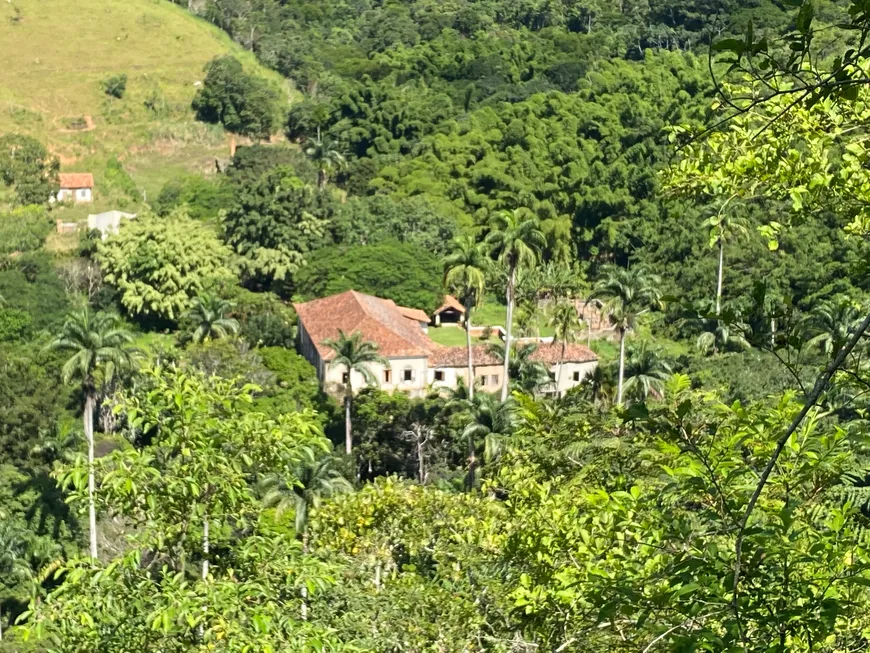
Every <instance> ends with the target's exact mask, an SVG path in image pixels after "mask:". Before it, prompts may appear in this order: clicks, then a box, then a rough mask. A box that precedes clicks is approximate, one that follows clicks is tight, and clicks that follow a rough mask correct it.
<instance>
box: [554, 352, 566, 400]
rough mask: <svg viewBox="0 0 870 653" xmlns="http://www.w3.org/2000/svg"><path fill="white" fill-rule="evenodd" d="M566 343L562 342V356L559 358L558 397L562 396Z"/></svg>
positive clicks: (557, 375)
mask: <svg viewBox="0 0 870 653" xmlns="http://www.w3.org/2000/svg"><path fill="white" fill-rule="evenodd" d="M566 344H567V343H566V342H565V341H564V340H563V341H562V354H561V355H560V356H559V371H558V373H557V374H556V396H557V397H560V396H562V370H563V369H564V368H565V346H566Z"/></svg>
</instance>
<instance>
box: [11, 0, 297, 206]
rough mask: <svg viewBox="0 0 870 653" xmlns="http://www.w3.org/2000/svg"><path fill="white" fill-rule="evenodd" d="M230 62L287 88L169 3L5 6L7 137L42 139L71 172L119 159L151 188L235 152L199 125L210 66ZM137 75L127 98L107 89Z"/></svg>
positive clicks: (80, 1)
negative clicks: (196, 109) (195, 106)
mask: <svg viewBox="0 0 870 653" xmlns="http://www.w3.org/2000/svg"><path fill="white" fill-rule="evenodd" d="M221 54H234V55H236V56H237V57H238V58H239V59H240V60H242V62H243V63H244V65H245V66H246V67H248V68H249V69H252V70H253V69H256V70H257V72H259V73H260V74H262V75H264V76H266V77H271V78H272V79H274V80H276V81H278V83H281V82H280V79H279V78H277V77H276V76H275V75H274V74H272V73H269V72H267V71H265V69H263V68H262V67H260V66H259V64H257V62H256V61H255V59H254V57H253V56H251V55H250V54H249V53H247V52H245V51H243V50H241V49H240V48H239V47H238V46H237V45H235V44H234V43H232V41H231V40H230V39H229V38H228V37H227V36H226V35H225V34H224V33H222V32H221V31H220V30H218V29H216V28H214V27H213V26H211V25H209V24H208V23H206V22H205V21H202V20H199V19H197V18H195V17H194V16H191V15H190V14H188V13H187V12H186V11H185V10H183V9H182V8H180V7H178V6H176V5H173V4H171V3H169V2H168V1H167V0H7V1H6V2H2V3H0V61H2V65H0V133H4V132H9V131H19V132H24V133H28V134H31V135H33V136H36V137H38V138H40V139H41V140H42V141H43V142H45V143H46V144H47V145H49V146H50V147H51V148H52V149H53V150H54V151H55V152H56V153H57V154H58V155H59V156H60V157H61V162H62V164H63V168H64V169H66V170H72V169H81V168H83V167H84V168H88V169H92V170H93V171H94V172H95V173H96V174H97V183H98V189H99V186H100V183H101V175H100V172H101V171H100V169H101V168H102V167H104V166H105V162H106V161H107V160H108V159H109V158H111V157H119V158H120V159H121V160H122V161H123V162H124V166H125V168H127V169H128V170H129V171H130V172H131V173H132V175H133V178H134V180H135V182H136V184H137V186H140V187H141V188H142V189H145V190H148V191H149V192H155V189H158V188H159V186H160V185H161V184H162V182H163V181H165V179H166V178H168V177H171V176H173V175H174V174H178V173H181V172H182V171H184V170H197V169H200V168H203V167H205V166H206V164H207V162H209V161H213V159H214V156H215V155H220V154H222V153H224V152H226V148H227V145H226V140H225V139H224V137H223V134H222V133H221V131H220V130H217V129H212V128H208V127H206V126H204V125H201V124H198V123H196V122H195V121H194V120H193V115H192V113H191V111H190V101H191V99H192V98H193V95H194V93H195V92H196V86H195V84H196V82H197V81H198V80H200V79H202V76H203V72H202V69H203V66H204V65H205V64H206V63H207V62H208V61H209V60H210V59H212V58H213V57H215V56H218V55H221ZM120 73H125V74H127V75H128V83H127V92H126V94H125V96H124V98H123V99H122V100H118V99H114V98H111V97H109V96H107V95H106V94H105V93H104V92H103V90H102V88H101V82H102V81H103V80H105V79H106V78H107V77H110V76H112V75H116V74H120Z"/></svg>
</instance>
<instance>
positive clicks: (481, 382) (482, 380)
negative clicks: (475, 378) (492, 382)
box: [480, 374, 487, 385]
mask: <svg viewBox="0 0 870 653" xmlns="http://www.w3.org/2000/svg"><path fill="white" fill-rule="evenodd" d="M486 379H487V376H486V374H484V375H483V376H482V377H480V385H486Z"/></svg>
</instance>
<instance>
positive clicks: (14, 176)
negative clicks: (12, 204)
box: [0, 134, 60, 204]
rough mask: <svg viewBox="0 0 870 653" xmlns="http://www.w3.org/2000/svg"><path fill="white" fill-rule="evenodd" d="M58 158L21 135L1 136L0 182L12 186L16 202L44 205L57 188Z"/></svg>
mask: <svg viewBox="0 0 870 653" xmlns="http://www.w3.org/2000/svg"><path fill="white" fill-rule="evenodd" d="M59 170H60V161H59V160H58V159H57V157H55V156H52V155H50V154H49V152H48V150H47V149H46V148H45V146H44V145H42V143H40V142H39V141H38V140H36V139H35V138H33V137H31V136H25V135H23V134H6V135H5V136H0V181H2V182H3V183H4V184H6V185H7V186H13V187H14V188H15V196H16V199H17V202H18V204H44V203H45V202H48V200H49V198H51V197H52V196H53V195H54V194H55V193H57V191H58V189H59V188H60V182H59V177H58V171H59Z"/></svg>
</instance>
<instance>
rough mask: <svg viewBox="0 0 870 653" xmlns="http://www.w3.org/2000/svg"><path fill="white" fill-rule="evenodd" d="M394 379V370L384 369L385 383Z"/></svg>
mask: <svg viewBox="0 0 870 653" xmlns="http://www.w3.org/2000/svg"><path fill="white" fill-rule="evenodd" d="M392 380H393V370H384V383H390V382H391V381H392Z"/></svg>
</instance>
